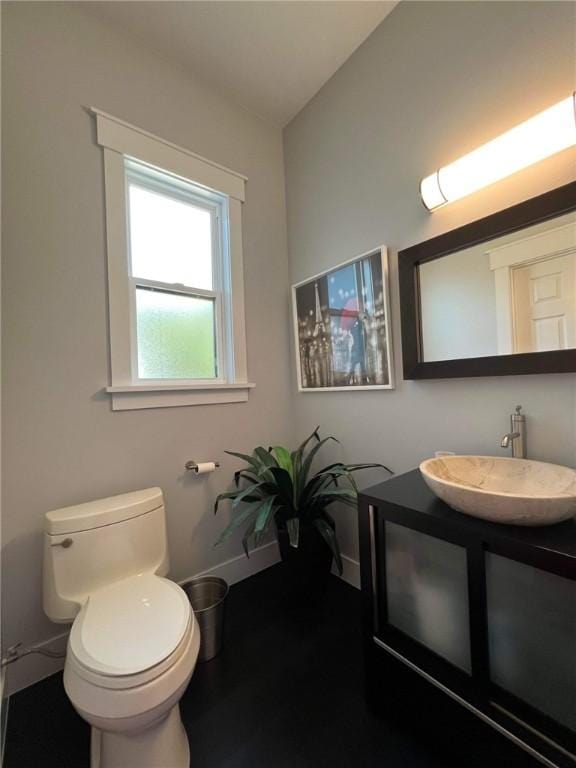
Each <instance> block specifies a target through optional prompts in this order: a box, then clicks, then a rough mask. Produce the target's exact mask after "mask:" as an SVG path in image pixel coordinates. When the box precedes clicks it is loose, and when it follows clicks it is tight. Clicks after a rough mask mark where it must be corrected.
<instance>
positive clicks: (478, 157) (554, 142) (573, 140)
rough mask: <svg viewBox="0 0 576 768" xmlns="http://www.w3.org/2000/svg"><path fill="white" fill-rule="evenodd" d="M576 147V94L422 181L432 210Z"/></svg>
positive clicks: (424, 195) (426, 199) (424, 194)
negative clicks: (557, 153) (564, 150)
mask: <svg viewBox="0 0 576 768" xmlns="http://www.w3.org/2000/svg"><path fill="white" fill-rule="evenodd" d="M574 145H576V92H575V93H573V94H572V95H571V96H568V98H566V99H563V100H562V101H560V102H558V103H557V104H554V106H552V107H549V108H548V109H545V110H544V111H543V112H540V113H539V114H537V115H534V117H531V118H530V119H529V120H526V121H525V122H523V123H520V124H519V125H516V126H515V127H514V128H511V129H510V130H509V131H506V133H503V134H502V135H501V136H498V137H497V138H496V139H493V140H492V141H489V142H488V143H487V144H484V145H483V146H481V147H478V149H475V150H474V151H473V152H469V153H468V154H467V155H464V156H463V157H461V158H459V159H458V160H456V161H455V162H453V163H450V165H445V166H444V167H443V168H440V170H438V171H435V172H434V173H432V174H430V176H426V178H425V179H422V181H421V182H420V195H421V197H422V202H423V203H424V205H425V206H426V208H428V210H429V211H433V210H435V209H436V208H440V206H442V205H446V203H451V202H453V201H454V200H458V199H459V198H461V197H465V196H466V195H469V194H471V193H472V192H476V190H478V189H481V188H482V187H486V186H488V185H489V184H493V183H494V182H495V181H500V179H504V178H506V176H510V175H512V174H513V173H516V171H520V170H522V169H523V168H527V167H528V166H529V165H532V164H533V163H537V162H538V161H540V160H544V158H546V157H550V156H551V155H555V154H556V152H561V151H562V150H563V149H567V148H568V147H572V146H574Z"/></svg>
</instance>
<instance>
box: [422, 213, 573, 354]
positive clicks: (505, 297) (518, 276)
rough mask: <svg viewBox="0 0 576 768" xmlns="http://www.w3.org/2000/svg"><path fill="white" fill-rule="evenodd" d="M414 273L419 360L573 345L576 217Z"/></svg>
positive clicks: (424, 266) (531, 229)
mask: <svg viewBox="0 0 576 768" xmlns="http://www.w3.org/2000/svg"><path fill="white" fill-rule="evenodd" d="M418 272H419V275H418V276H419V285H420V302H421V307H420V317H421V345H422V346H421V350H422V362H434V361H440V360H459V359H466V358H475V357H487V356H492V355H510V354H519V353H525V352H549V351H555V350H566V349H574V348H576V212H571V213H569V214H565V215H563V216H559V217H557V218H553V219H550V220H548V221H546V222H543V223H540V224H537V225H534V226H530V227H526V228H524V229H521V230H518V231H516V232H513V233H511V234H508V235H504V236H502V237H498V238H494V239H492V240H488V241H484V242H482V243H480V244H478V245H475V246H473V247H471V248H466V249H464V250H460V251H457V252H454V253H450V254H448V255H446V256H442V257H440V258H435V259H434V260H432V261H427V262H424V263H422V264H420V265H419V267H418Z"/></svg>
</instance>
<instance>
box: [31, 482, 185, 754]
mask: <svg viewBox="0 0 576 768" xmlns="http://www.w3.org/2000/svg"><path fill="white" fill-rule="evenodd" d="M167 573H168V547H167V542H166V520H165V510H164V499H163V496H162V491H161V489H160V488H148V489H146V490H142V491H135V492H133V493H125V494H122V495H120V496H113V497H110V498H106V499H99V500H97V501H91V502H88V503H86V504H79V505H77V506H74V507H66V508H63V509H57V510H54V511H52V512H48V513H47V514H46V516H45V534H44V611H45V612H46V614H47V615H48V617H49V618H50V619H51V620H52V621H55V622H60V623H72V628H71V631H70V638H69V641H68V648H67V653H66V663H65V666H64V687H65V689H66V693H67V695H68V697H69V699H70V701H71V703H72V705H73V706H74V708H75V709H76V711H77V712H78V714H79V715H80V716H81V717H82V718H83V719H84V720H86V721H87V722H88V723H89V724H90V725H91V727H92V739H91V762H90V765H91V768H188V766H189V764H190V750H189V746H188V737H187V735H186V732H185V730H184V726H183V725H182V720H181V718H180V707H179V701H180V698H181V697H182V694H183V693H184V691H185V690H186V686H187V685H188V683H189V681H190V678H191V676H192V673H193V671H194V667H195V665H196V660H197V658H198V651H199V648H200V631H199V629H198V623H197V621H196V620H195V618H194V613H193V611H192V609H191V606H190V602H189V600H188V598H187V597H186V594H185V593H184V591H183V590H182V589H181V588H180V587H179V586H178V585H177V584H175V583H174V582H172V581H170V580H168V579H167V578H165V576H166V574H167Z"/></svg>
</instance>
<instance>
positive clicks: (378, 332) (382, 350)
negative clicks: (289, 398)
mask: <svg viewBox="0 0 576 768" xmlns="http://www.w3.org/2000/svg"><path fill="white" fill-rule="evenodd" d="M292 320H293V328H294V347H295V354H296V372H297V380H298V391H299V392H342V391H365V390H371V389H394V362H393V361H394V357H393V350H392V333H391V320H390V284H389V269H388V250H387V248H386V246H383V245H382V246H379V247H377V248H374V249H372V250H370V251H366V252H365V253H362V254H360V255H359V256H355V257H354V258H352V259H349V260H348V261H345V262H343V263H341V264H338V265H336V266H335V267H332V268H331V269H329V270H326V271H325V272H321V273H319V274H317V275H314V276H312V277H309V278H307V279H306V280H302V281H301V282H299V283H296V284H294V285H293V286H292Z"/></svg>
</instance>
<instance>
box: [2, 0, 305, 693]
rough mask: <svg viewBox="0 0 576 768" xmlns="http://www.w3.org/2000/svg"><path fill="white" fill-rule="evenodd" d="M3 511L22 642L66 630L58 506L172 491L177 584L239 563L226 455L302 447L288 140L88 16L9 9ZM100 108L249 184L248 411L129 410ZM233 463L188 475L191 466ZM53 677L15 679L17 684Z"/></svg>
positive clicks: (8, 607)
mask: <svg viewBox="0 0 576 768" xmlns="http://www.w3.org/2000/svg"><path fill="white" fill-rule="evenodd" d="M3 33H4V39H3V59H4V63H3V84H2V85H3V117H4V123H3V149H4V154H3V172H4V177H3V192H4V196H3V197H4V200H3V202H4V210H3V214H4V215H3V219H4V231H3V236H4V241H3V255H4V272H3V288H4V349H3V351H4V365H3V370H4V392H3V405H4V422H3V427H4V459H5V461H4V508H3V531H2V539H3V546H4V549H3V553H2V557H3V565H4V590H5V601H4V604H3V608H4V619H5V629H4V637H3V644H4V647H7V646H8V645H10V644H11V643H13V642H16V641H18V640H21V641H23V642H25V643H31V642H36V641H39V640H42V639H45V638H48V637H50V636H52V635H54V634H55V633H58V632H61V631H62V629H63V628H62V627H58V626H55V625H52V624H50V623H49V622H48V621H47V619H46V618H45V617H44V615H43V612H42V606H41V583H42V582H41V563H42V549H41V542H42V537H41V530H42V522H43V515H44V513H45V512H46V511H47V510H49V509H52V508H55V507H60V506H63V505H69V504H75V503H78V502H82V501H85V500H89V499H93V498H98V497H101V496H106V495H110V494H116V493H120V492H123V491H128V490H131V489H137V488H143V487H147V486H152V485H159V486H161V487H162V488H163V490H164V492H165V496H166V504H167V517H168V531H169V544H170V549H171V555H172V575H173V576H174V577H175V578H176V579H181V578H185V577H187V576H190V575H192V574H194V573H197V572H199V571H202V570H204V569H207V568H210V567H212V566H214V565H215V564H217V563H220V562H222V561H224V560H226V559H228V558H231V557H234V556H236V555H239V554H240V552H241V547H240V546H239V544H238V542H233V543H231V544H230V545H229V546H226V547H223V548H220V549H218V550H213V549H212V544H213V542H214V539H215V537H216V535H217V533H218V532H219V530H220V529H221V527H222V525H223V523H224V522H225V520H226V519H227V515H226V513H223V514H222V515H221V516H219V517H218V518H216V519H215V518H214V516H213V514H212V509H211V508H212V504H213V499H214V496H215V495H216V493H217V492H218V491H221V490H223V489H224V487H225V486H226V485H227V484H228V481H229V479H230V476H231V470H232V467H236V462H235V460H233V459H231V458H230V457H225V456H224V454H223V451H224V450H225V449H226V448H231V449H237V450H240V451H244V450H249V449H251V448H252V447H253V446H254V445H256V444H260V443H262V444H265V445H268V444H269V442H270V441H272V442H274V443H275V442H278V441H289V440H290V436H291V435H290V429H289V427H290V420H289V418H288V415H289V412H288V399H289V369H288V357H287V348H288V308H287V303H288V302H287V298H286V296H287V283H288V278H287V259H286V236H285V203H284V177H283V164H282V137H281V134H280V131H279V130H278V129H276V128H271V127H269V126H268V125H266V124H265V123H263V122H262V121H261V120H259V119H258V118H257V117H255V116H253V115H251V114H250V113H248V112H245V111H243V110H241V109H239V108H237V107H234V106H232V105H231V104H230V103H229V102H228V101H227V100H225V99H224V98H222V97H220V96H219V95H218V94H216V93H214V92H213V91H211V90H210V89H209V88H207V87H206V86H205V85H203V84H202V82H196V81H194V80H193V79H191V78H190V77H189V76H187V75H185V74H184V73H183V72H182V71H180V70H178V69H175V68H172V67H171V66H169V65H168V64H166V63H165V62H164V61H163V60H162V59H160V58H158V57H157V56H156V55H155V54H154V53H152V52H150V51H147V50H146V49H144V48H142V47H140V45H139V44H138V43H136V42H132V41H131V40H130V39H127V38H126V37H125V36H119V35H117V34H116V33H115V32H114V31H113V30H111V29H108V28H107V27H105V26H103V25H102V24H101V23H100V22H99V21H97V20H95V19H93V18H92V17H91V16H89V15H87V14H85V12H84V11H81V10H79V9H78V7H75V6H74V5H73V4H70V3H63V4H53V3H39V4H34V3H16V4H11V3H7V4H3ZM90 105H93V106H96V107H99V108H100V109H103V110H105V111H107V112H110V113H112V114H115V115H117V116H119V117H121V118H123V119H125V120H128V121H129V122H132V123H135V124H136V125H139V126H141V127H143V128H146V129H147V130H149V131H152V132H154V133H157V134H158V135H160V136H162V137H164V138H166V139H169V140H171V141H174V142H175V143H177V144H180V145H182V146H184V147H188V148H190V149H191V150H193V151H195V152H197V153H199V154H201V155H204V156H206V157H208V158H210V159H212V160H215V161H217V162H219V163H222V164H224V165H226V166H228V167H230V168H232V169H234V170H237V171H239V172H242V173H245V174H246V175H247V176H248V177H249V181H248V186H247V202H246V204H245V217H244V226H245V242H244V246H245V249H244V253H245V280H246V307H247V336H248V363H249V375H250V379H251V380H252V381H254V382H256V385H257V386H256V389H255V390H254V391H253V392H252V393H251V394H250V399H249V402H248V403H246V404H233V405H223V406H216V405H213V406H202V407H189V408H166V409H156V410H148V411H132V412H130V411H126V412H116V413H113V412H112V411H111V409H110V401H109V398H108V396H106V395H104V394H102V388H103V387H104V386H106V385H107V384H108V383H109V377H110V374H109V361H108V340H107V308H106V268H105V263H106V252H105V241H104V234H105V233H104V210H103V170H102V151H101V149H100V148H99V147H98V146H96V144H95V140H94V126H93V120H92V118H91V117H90V116H89V115H88V114H87V113H86V112H85V111H84V109H83V108H84V107H85V106H90ZM189 458H195V459H197V460H209V459H220V460H221V461H222V462H223V467H222V469H221V470H220V471H219V472H218V473H215V474H212V475H207V476H204V477H201V478H194V477H184V476H183V465H184V462H185V460H186V459H189ZM51 668H52V667H50V666H46V664H45V663H44V662H43V661H42V660H41V659H40V660H38V659H37V658H33V659H26V660H23V661H21V662H19V663H18V664H17V665H14V666H13V667H11V668H10V671H9V680H8V682H9V686H10V687H11V688H15V687H18V686H19V685H22V684H24V683H26V682H29V681H30V680H33V679H34V678H36V677H38V676H39V675H42V674H45V673H46V671H49V670H50V669H51Z"/></svg>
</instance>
